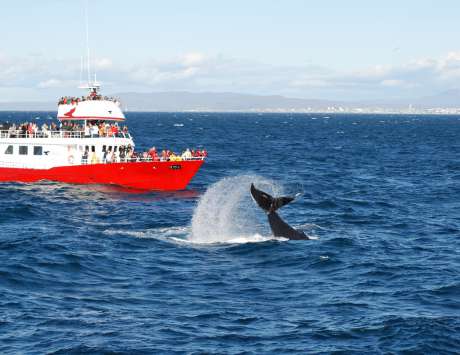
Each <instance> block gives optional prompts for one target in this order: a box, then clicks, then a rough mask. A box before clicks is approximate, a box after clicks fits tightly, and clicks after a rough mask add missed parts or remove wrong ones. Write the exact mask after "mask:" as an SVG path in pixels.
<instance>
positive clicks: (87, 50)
mask: <svg viewBox="0 0 460 355" xmlns="http://www.w3.org/2000/svg"><path fill="white" fill-rule="evenodd" d="M85 21H86V60H87V69H88V86H90V83H91V66H90V64H91V61H90V53H89V20H88V0H86V1H85Z"/></svg>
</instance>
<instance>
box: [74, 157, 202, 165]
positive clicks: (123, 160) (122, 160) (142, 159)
mask: <svg viewBox="0 0 460 355" xmlns="http://www.w3.org/2000/svg"><path fill="white" fill-rule="evenodd" d="M204 159H205V157H192V158H176V159H174V160H171V159H169V158H168V159H163V158H160V159H152V157H135V158H117V159H116V160H115V161H111V160H102V161H100V160H99V159H95V160H92V159H90V158H88V159H85V158H82V159H81V164H82V165H92V164H115V163H145V162H152V161H155V162H178V163H179V162H181V161H191V160H204Z"/></svg>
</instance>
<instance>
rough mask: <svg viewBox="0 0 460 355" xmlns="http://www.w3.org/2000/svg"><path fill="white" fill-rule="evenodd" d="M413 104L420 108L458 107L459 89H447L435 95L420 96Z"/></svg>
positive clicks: (459, 102)
mask: <svg viewBox="0 0 460 355" xmlns="http://www.w3.org/2000/svg"><path fill="white" fill-rule="evenodd" d="M413 105H414V106H417V107H420V108H432V107H445V108H453V107H460V89H453V90H448V91H444V92H442V93H440V94H437V95H433V96H426V97H422V98H420V99H418V100H415V101H414V102H413Z"/></svg>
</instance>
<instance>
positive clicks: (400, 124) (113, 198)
mask: <svg viewBox="0 0 460 355" xmlns="http://www.w3.org/2000/svg"><path fill="white" fill-rule="evenodd" d="M50 115H54V114H52V113H50ZM36 117H40V119H38V120H37V121H38V122H39V123H42V122H46V121H47V120H48V118H47V117H48V115H47V114H44V113H7V112H3V113H0V120H7V119H9V120H16V121H22V120H29V119H35V118H36ZM128 124H129V127H130V130H131V132H132V133H133V135H134V137H135V141H136V143H137V147H138V149H139V150H142V149H146V148H148V147H150V146H151V145H155V146H156V147H157V148H159V149H161V148H165V147H167V148H172V149H175V150H180V149H182V148H185V147H188V146H189V147H201V146H203V147H206V149H207V150H208V151H209V155H210V156H209V159H208V161H207V162H206V164H205V165H204V166H203V168H202V169H201V170H200V171H199V173H198V175H197V176H196V177H195V179H194V180H193V181H192V183H191V184H190V186H189V188H188V189H187V190H186V191H182V192H177V193H158V192H156V193H144V194H142V193H133V192H129V191H125V190H123V189H117V188H112V187H103V186H93V187H90V186H76V185H65V184H57V183H49V182H43V183H39V184H18V183H3V184H0V260H1V262H0V295H1V296H0V353H2V354H7V353H31V354H33V353H56V354H69V353H71V354H72V353H126V354H137V353H146V354H148V353H155V354H156V353H225V354H227V353H230V354H234V353H242V354H260V353H274V354H281V353H326V354H327V353H331V352H336V351H343V352H344V353H363V352H366V353H387V352H389V353H398V352H405V353H455V352H457V353H458V352H460V117H457V116H449V117H435V116H383V115H382V116H358V115H337V116H335V115H331V116H330V117H324V115H289V114H263V115H257V114H214V113H209V114H202V113H177V114H176V113H129V114H128ZM225 178H227V179H226V180H222V179H225ZM251 179H254V180H257V181H259V182H261V183H262V181H270V184H272V185H271V186H272V189H273V188H274V187H275V188H278V189H281V190H282V189H284V190H286V191H292V192H299V191H300V192H303V194H302V195H301V196H300V197H299V198H298V199H297V201H296V202H294V203H292V204H291V205H288V206H286V207H284V208H283V209H282V210H281V211H280V213H281V215H282V216H283V218H285V219H286V220H287V221H289V222H290V223H291V224H292V225H294V226H297V227H299V226H300V227H302V226H303V227H302V228H304V230H305V231H306V232H307V233H308V234H309V235H311V236H316V237H317V238H319V239H316V240H311V241H279V240H267V239H269V238H268V237H269V231H268V228H267V227H266V225H264V223H262V222H263V218H264V216H263V213H262V212H261V211H259V210H258V209H257V208H256V206H255V205H254V203H252V201H251V200H250V199H249V200H247V201H249V203H248V202H247V201H246V200H244V201H242V200H241V199H237V198H233V190H234V194H235V195H238V194H239V195H241V196H243V195H244V196H246V191H247V190H246V189H248V187H249V186H248V185H247V184H248V181H249V180H251ZM215 183H219V184H221V185H219V186H223V187H225V188H227V190H226V191H225V192H223V193H221V194H219V192H216V191H214V192H212V193H211V192H209V190H208V189H209V188H210V187H211V189H212V186H213V184H215ZM206 191H208V192H206ZM243 192H244V193H243ZM206 194H208V196H209V194H211V195H212V196H211V197H212V198H211V199H210V200H212V201H214V202H213V203H209V205H205V206H203V205H202V206H201V208H202V210H203V209H206V208H208V209H209V210H210V211H211V212H210V213H211V216H214V217H211V218H204V217H203V216H201V217H200V216H197V215H196V211H197V209H198V208H197V206H198V203H199V200H200V197H203V196H205V195H206ZM232 198H233V200H232ZM213 214H214V215H213ZM258 214H259V215H258ZM234 215H235V216H236V215H238V216H239V217H238V218H236V217H235V218H234V217H233V216H234ZM241 215H243V216H245V215H247V218H246V220H244V221H243V220H241ZM253 215H257V216H259V217H258V219H257V220H254V224H255V225H254V229H255V231H254V230H253V229H250V230H248V231H247V233H245V231H244V230H243V231H242V230H241V229H244V228H246V226H248V225H250V224H251V222H252V219H251V218H252V217H251V216H253ZM192 218H193V219H194V221H193V223H194V224H195V222H196V223H197V227H196V228H195V225H194V226H193V227H192ZM196 220H197V221H196ZM256 222H257V223H256ZM232 224H242V225H243V227H241V228H240V230H239V232H238V233H237V235H230V237H229V236H228V235H227V234H231V233H233V232H231V233H230V232H228V233H227V232H226V228H227V227H228V230H229V231H233V230H235V226H233V225H232ZM214 226H215V227H214ZM206 228H207V229H206ZM213 228H215V235H214V236H213V238H214V242H213V243H201V242H194V239H193V238H192V234H193V235H194V237H195V238H197V240H199V239H200V234H201V233H204V232H205V230H207V233H208V235H209V229H211V230H213ZM237 229H238V228H237ZM254 233H256V236H262V237H266V238H265V239H264V238H255V237H254ZM211 234H212V233H211ZM233 237H235V241H232V238H233ZM219 238H221V240H220V239H219ZM229 238H230V239H229ZM245 238H246V239H245ZM190 240H191V241H190ZM228 240H230V242H228ZM216 241H217V243H216ZM219 241H221V242H219Z"/></svg>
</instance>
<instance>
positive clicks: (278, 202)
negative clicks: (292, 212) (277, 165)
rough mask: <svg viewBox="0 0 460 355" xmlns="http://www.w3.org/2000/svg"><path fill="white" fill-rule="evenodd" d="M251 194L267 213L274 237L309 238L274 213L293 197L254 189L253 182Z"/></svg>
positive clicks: (292, 199)
mask: <svg viewBox="0 0 460 355" xmlns="http://www.w3.org/2000/svg"><path fill="white" fill-rule="evenodd" d="M251 195H252V197H253V198H254V200H255V201H256V203H257V204H258V205H259V207H260V208H262V209H263V210H264V211H265V212H266V213H267V217H268V223H269V224H270V228H271V230H272V233H273V235H274V236H275V237H283V238H287V239H293V240H301V239H309V238H308V237H307V236H306V235H305V233H304V232H302V231H298V230H296V229H294V228H292V227H291V226H290V225H289V224H287V223H286V222H284V221H283V220H282V219H281V217H280V216H279V215H278V213H276V210H278V209H279V208H281V207H283V206H285V205H287V204H288V203H290V202H292V201H294V199H295V198H294V197H290V196H283V197H273V196H271V195H269V194H268V193H266V192H264V191H261V190H258V189H256V187H255V186H254V184H251Z"/></svg>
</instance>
